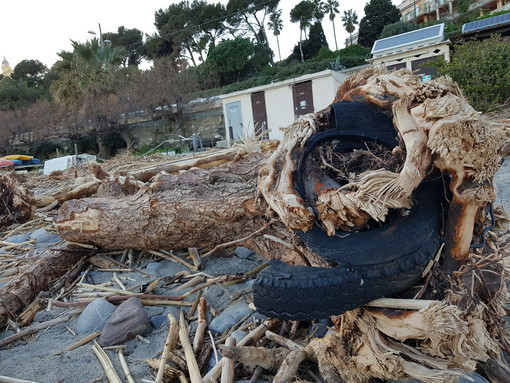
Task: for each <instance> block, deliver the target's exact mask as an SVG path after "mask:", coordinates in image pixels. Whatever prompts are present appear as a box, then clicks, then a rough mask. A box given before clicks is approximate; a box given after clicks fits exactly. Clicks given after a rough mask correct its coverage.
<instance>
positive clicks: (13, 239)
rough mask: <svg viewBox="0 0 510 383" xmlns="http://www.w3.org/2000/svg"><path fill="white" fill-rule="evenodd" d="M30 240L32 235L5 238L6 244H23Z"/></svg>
mask: <svg viewBox="0 0 510 383" xmlns="http://www.w3.org/2000/svg"><path fill="white" fill-rule="evenodd" d="M29 239H30V233H25V234H18V235H13V236H12V237H8V238H5V242H11V243H22V242H26V241H28V240H29Z"/></svg>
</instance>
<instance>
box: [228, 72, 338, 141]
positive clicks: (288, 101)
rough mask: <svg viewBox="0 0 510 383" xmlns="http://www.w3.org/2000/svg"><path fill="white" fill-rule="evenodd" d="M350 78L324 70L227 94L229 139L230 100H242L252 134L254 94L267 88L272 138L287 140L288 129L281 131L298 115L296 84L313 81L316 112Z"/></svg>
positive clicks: (248, 132)
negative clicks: (252, 96)
mask: <svg viewBox="0 0 510 383" xmlns="http://www.w3.org/2000/svg"><path fill="white" fill-rule="evenodd" d="M347 77H348V75H347V74H345V73H341V72H334V71H328V72H327V73H326V72H325V73H322V72H320V74H319V75H315V76H314V75H305V76H301V77H299V78H296V79H294V80H287V81H282V82H278V83H274V84H269V85H267V86H263V87H256V88H252V89H247V90H246V91H242V92H236V93H232V94H230V95H225V96H223V97H222V100H223V112H224V115H225V128H226V131H227V139H229V140H230V139H232V137H230V135H229V134H228V124H229V122H228V117H227V109H226V105H227V104H228V103H231V102H236V101H239V102H240V103H241V110H242V120H243V126H244V127H245V130H246V134H247V135H248V136H249V135H252V134H253V132H254V126H253V111H252V107H251V94H252V93H255V92H260V91H264V95H265V101H266V112H267V124H268V128H269V130H270V132H269V138H270V139H278V140H281V139H283V135H284V132H283V131H282V130H281V128H286V127H288V126H289V125H290V124H292V122H294V121H295V119H296V116H295V114H294V101H293V93H292V86H293V84H295V83H296V84H297V83H301V82H305V81H309V80H311V82H312V94H313V106H314V111H318V110H321V109H324V108H325V107H327V106H328V105H329V104H331V101H333V99H334V97H335V94H336V91H337V89H338V87H339V86H340V84H341V83H342V82H343V81H344V79H345V78H347Z"/></svg>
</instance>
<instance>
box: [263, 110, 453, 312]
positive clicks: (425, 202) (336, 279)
mask: <svg viewBox="0 0 510 383" xmlns="http://www.w3.org/2000/svg"><path fill="white" fill-rule="evenodd" d="M342 111H343V112H344V113H349V115H348V117H347V118H344V119H341V118H340V116H341V115H342ZM331 114H332V115H333V116H334V117H332V118H331V119H330V121H332V123H330V125H329V127H328V128H327V129H325V130H323V131H321V132H319V133H317V134H315V135H314V136H312V137H311V138H310V139H309V140H308V142H307V143H306V146H305V149H304V151H303V153H302V154H301V158H300V160H299V161H298V169H297V171H296V174H295V187H296V190H297V191H298V193H300V194H301V195H302V197H303V198H304V199H305V200H308V201H309V200H310V199H311V198H313V196H310V195H308V194H307V193H306V191H305V188H304V186H303V183H304V179H305V178H306V174H303V169H305V170H309V168H307V166H305V164H306V159H307V157H308V156H309V154H310V153H311V152H312V150H313V148H314V147H315V146H317V145H319V144H321V143H324V142H327V141H331V140H338V141H339V142H340V148H341V149H342V150H349V149H352V148H356V146H358V145H360V143H363V145H364V144H365V143H366V142H371V143H377V144H382V145H384V146H386V147H388V148H390V149H391V148H392V147H394V146H395V145H396V144H397V137H396V132H395V129H394V127H393V123H392V121H391V118H390V117H388V116H386V115H385V114H384V113H382V112H379V111H378V110H377V109H375V108H373V107H371V106H369V105H365V104H357V103H351V102H349V103H347V102H340V103H337V104H335V105H333V106H332V107H331ZM353 116H354V117H353ZM356 116H357V117H356ZM375 123H376V125H375V126H374V125H372V124H375ZM444 194H445V192H444V185H443V181H442V179H441V177H440V176H439V175H437V176H436V177H435V178H433V177H429V178H427V179H426V180H425V181H423V182H422V184H421V185H420V186H419V187H418V188H417V190H416V191H415V193H414V195H413V197H414V203H413V208H412V209H411V210H410V211H409V212H408V214H407V215H405V216H401V217H399V218H396V219H393V220H391V221H390V222H387V223H385V224H383V225H382V226H380V227H378V228H376V229H373V230H368V231H359V232H352V233H340V234H341V235H336V236H328V235H327V234H326V233H325V232H324V230H322V229H321V228H320V227H318V226H317V225H315V226H314V227H313V228H312V229H311V230H310V231H308V232H301V231H298V232H297V234H298V235H299V237H300V238H301V239H302V241H303V242H304V243H305V244H306V245H307V246H308V247H309V248H310V249H312V250H313V251H314V252H315V253H317V254H318V255H320V256H321V257H323V258H325V259H327V260H328V261H330V262H331V263H332V264H334V265H335V266H334V267H332V268H320V267H311V266H293V265H289V264H286V263H283V262H281V261H277V260H273V261H270V262H269V267H267V268H265V269H264V270H262V271H261V272H260V273H259V275H258V277H257V278H256V280H255V283H254V303H255V306H256V308H257V311H259V312H260V313H262V314H265V315H268V316H270V317H274V318H280V319H290V320H313V319H322V318H326V317H328V316H331V315H338V314H341V313H343V312H345V311H348V310H352V309H354V308H356V307H359V306H361V305H363V304H366V303H368V302H370V301H371V300H373V299H376V298H380V297H385V296H390V295H393V294H396V293H398V292H400V291H402V290H405V289H408V288H410V287H412V286H413V285H414V284H416V283H417V282H418V281H419V280H420V279H421V277H422V272H423V270H424V269H425V268H426V266H427V265H428V264H429V262H430V261H431V260H432V259H433V258H434V256H435V254H436V253H437V251H438V249H439V247H440V245H441V241H442V237H441V232H442V226H443V211H444V206H445V204H446V201H445V198H444ZM309 202H310V201H309Z"/></svg>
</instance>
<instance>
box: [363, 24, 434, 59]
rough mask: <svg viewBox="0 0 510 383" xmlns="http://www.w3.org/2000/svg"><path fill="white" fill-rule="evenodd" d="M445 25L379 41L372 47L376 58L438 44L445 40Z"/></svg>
mask: <svg viewBox="0 0 510 383" xmlns="http://www.w3.org/2000/svg"><path fill="white" fill-rule="evenodd" d="M443 31H444V24H437V25H432V26H430V27H426V28H422V29H417V30H414V31H411V32H405V33H401V34H399V35H395V36H391V37H387V38H384V39H380V40H377V41H376V42H375V43H374V45H373V47H372V52H371V53H372V54H373V55H374V56H377V55H384V54H388V53H391V52H395V51H400V50H406V49H411V48H415V47H417V46H424V45H429V44H433V43H437V42H439V41H442V40H443Z"/></svg>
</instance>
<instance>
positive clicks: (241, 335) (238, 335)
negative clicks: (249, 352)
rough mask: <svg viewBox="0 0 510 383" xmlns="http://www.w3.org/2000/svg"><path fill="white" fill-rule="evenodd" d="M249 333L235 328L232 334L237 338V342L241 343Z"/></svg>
mask: <svg viewBox="0 0 510 383" xmlns="http://www.w3.org/2000/svg"><path fill="white" fill-rule="evenodd" d="M246 335H248V333H247V332H246V331H243V330H235V331H233V332H232V334H230V336H231V337H233V338H234V339H235V340H236V344H237V343H239V342H240V341H241V340H242V339H243V338H244V337H245V336H246Z"/></svg>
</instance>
